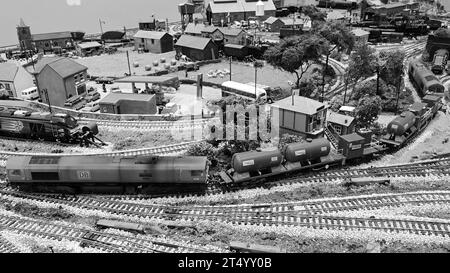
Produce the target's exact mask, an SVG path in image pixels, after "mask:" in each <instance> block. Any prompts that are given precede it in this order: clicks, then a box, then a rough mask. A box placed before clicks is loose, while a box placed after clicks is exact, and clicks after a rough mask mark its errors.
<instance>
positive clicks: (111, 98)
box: [99, 93, 154, 104]
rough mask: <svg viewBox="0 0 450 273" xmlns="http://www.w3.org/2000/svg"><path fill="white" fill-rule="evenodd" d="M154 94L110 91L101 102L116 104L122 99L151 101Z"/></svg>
mask: <svg viewBox="0 0 450 273" xmlns="http://www.w3.org/2000/svg"><path fill="white" fill-rule="evenodd" d="M153 97H154V95H149V94H134V93H110V94H108V95H107V96H106V97H104V98H103V99H102V100H101V101H99V103H103V104H116V103H117V102H119V101H121V100H134V101H151V100H152V98H153Z"/></svg>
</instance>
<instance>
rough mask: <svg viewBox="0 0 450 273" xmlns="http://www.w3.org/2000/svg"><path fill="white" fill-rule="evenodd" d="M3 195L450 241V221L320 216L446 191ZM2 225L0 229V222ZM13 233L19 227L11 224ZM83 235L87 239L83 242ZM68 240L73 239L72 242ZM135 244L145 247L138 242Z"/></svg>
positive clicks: (448, 196) (151, 215) (440, 196)
mask: <svg viewBox="0 0 450 273" xmlns="http://www.w3.org/2000/svg"><path fill="white" fill-rule="evenodd" d="M1 194H2V195H3V194H5V193H4V192H2V193H1ZM6 194H8V195H12V196H16V197H20V198H25V199H33V200H34V201H36V199H38V200H41V201H43V202H54V204H58V205H61V204H66V205H70V206H79V207H84V208H86V209H91V210H92V209H93V210H99V211H104V212H109V213H111V214H113V215H115V216H134V217H137V218H140V219H142V220H143V219H144V218H147V219H165V220H170V221H177V220H179V221H194V222H195V221H200V220H207V221H210V222H223V223H229V224H234V225H236V224H238V225H258V226H301V227H307V228H316V229H337V230H381V231H387V232H397V233H399V232H406V233H412V234H419V235H434V236H444V237H450V221H433V222H431V221H422V220H405V219H387V218H373V217H370V218H355V217H342V216H330V215H324V214H325V213H331V212H337V211H354V210H372V209H377V208H381V207H396V206H402V205H406V204H414V205H423V204H448V203H450V191H439V192H432V191H430V192H417V193H404V194H382V195H374V196H360V197H344V198H329V199H319V200H308V201H296V202H286V203H277V204H258V205H232V206H189V207H179V206H162V205H143V204H137V203H129V202H122V201H116V200H109V199H108V198H95V197H86V196H76V197H68V196H65V197H63V196H59V197H56V196H53V197H50V196H42V195H34V194H31V195H27V194H24V193H19V192H8V193H6ZM0 220H1V218H0ZM45 224H46V223H45ZM0 225H2V222H1V221H0ZM11 229H15V230H17V226H12V227H11ZM20 230H21V229H20V228H19V231H20ZM39 230H40V231H42V230H44V231H45V229H42V228H40V229H39ZM32 232H33V231H32ZM89 232H92V231H89ZM80 236H81V235H80V234H78V235H77V238H80ZM96 236H97V235H96ZM99 236H100V235H99ZM108 236H109V235H108ZM85 237H86V236H84V237H82V238H85ZM99 238H100V237H99ZM72 240H74V239H73V238H72ZM133 242H134V241H133ZM134 243H136V242H134ZM130 244H131V243H130ZM139 244H143V243H142V242H139ZM132 246H133V245H132ZM97 247H102V245H97ZM135 248H136V247H135ZM127 251H128V250H127ZM183 251H184V250H183Z"/></svg>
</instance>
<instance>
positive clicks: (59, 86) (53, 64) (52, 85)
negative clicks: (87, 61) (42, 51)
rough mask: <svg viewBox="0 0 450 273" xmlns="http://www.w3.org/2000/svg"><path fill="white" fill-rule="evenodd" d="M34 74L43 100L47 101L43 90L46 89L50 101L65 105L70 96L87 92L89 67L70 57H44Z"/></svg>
mask: <svg viewBox="0 0 450 273" xmlns="http://www.w3.org/2000/svg"><path fill="white" fill-rule="evenodd" d="M35 68H36V69H35V70H34V71H32V74H34V75H35V76H36V83H37V86H38V90H39V95H40V97H41V98H42V101H43V102H45V103H47V98H46V96H43V95H42V90H44V89H46V90H47V92H48V97H49V99H50V103H51V104H52V105H56V106H63V105H64V103H65V101H66V100H67V99H68V98H71V97H73V96H77V95H80V96H84V95H85V94H86V82H87V67H86V66H84V65H81V64H79V63H77V62H75V61H73V60H72V59H69V58H42V59H41V60H39V61H38V62H37V64H36V65H35Z"/></svg>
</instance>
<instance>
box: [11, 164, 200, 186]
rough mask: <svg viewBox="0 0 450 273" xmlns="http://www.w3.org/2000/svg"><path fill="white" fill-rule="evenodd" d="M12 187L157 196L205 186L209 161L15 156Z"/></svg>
mask: <svg viewBox="0 0 450 273" xmlns="http://www.w3.org/2000/svg"><path fill="white" fill-rule="evenodd" d="M6 169H7V175H8V179H9V183H10V184H11V186H17V187H19V188H20V189H22V190H24V191H37V192H68V193H78V192H87V193H95V192H101V193H104V192H112V193H117V192H119V193H130V194H132V193H155V192H170V191H171V190H173V189H176V191H177V192H178V191H183V190H184V189H186V190H192V189H195V188H202V187H205V186H206V178H207V173H208V164H207V159H206V157H158V156H151V157H138V156H133V157H124V156H122V157H107V156H88V157H86V156H67V157H60V156H14V157H11V158H9V159H8V162H7V164H6Z"/></svg>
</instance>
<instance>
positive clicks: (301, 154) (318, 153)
mask: <svg viewBox="0 0 450 273" xmlns="http://www.w3.org/2000/svg"><path fill="white" fill-rule="evenodd" d="M352 135H353V134H352ZM354 135H357V136H358V138H357V139H355V137H353V138H352V137H349V138H348V139H345V136H344V137H343V138H341V140H340V143H341V144H340V146H339V147H340V149H339V150H338V151H336V150H331V144H330V142H329V141H328V140H327V139H325V138H318V139H307V140H306V141H305V142H300V143H291V144H288V145H287V146H286V147H285V148H284V149H283V151H282V152H280V151H279V150H273V151H251V152H244V153H237V154H234V155H233V161H232V168H230V169H229V170H227V171H222V172H220V173H219V174H218V175H219V176H220V178H221V180H222V181H223V182H224V183H231V182H234V183H241V182H250V181H255V180H258V179H261V178H265V177H269V176H274V175H282V174H288V173H291V172H299V171H308V170H318V169H323V168H325V169H328V168H330V167H331V166H343V165H345V164H346V162H347V161H348V160H353V159H356V158H358V159H361V158H363V157H366V156H372V155H374V154H375V153H378V152H382V151H384V150H385V148H384V147H382V146H379V145H374V146H366V145H365V144H366V143H367V142H368V141H370V138H371V135H370V137H369V138H367V137H363V136H359V135H358V134H356V133H355V134H354ZM349 136H350V135H349ZM368 139H369V140H368Z"/></svg>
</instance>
